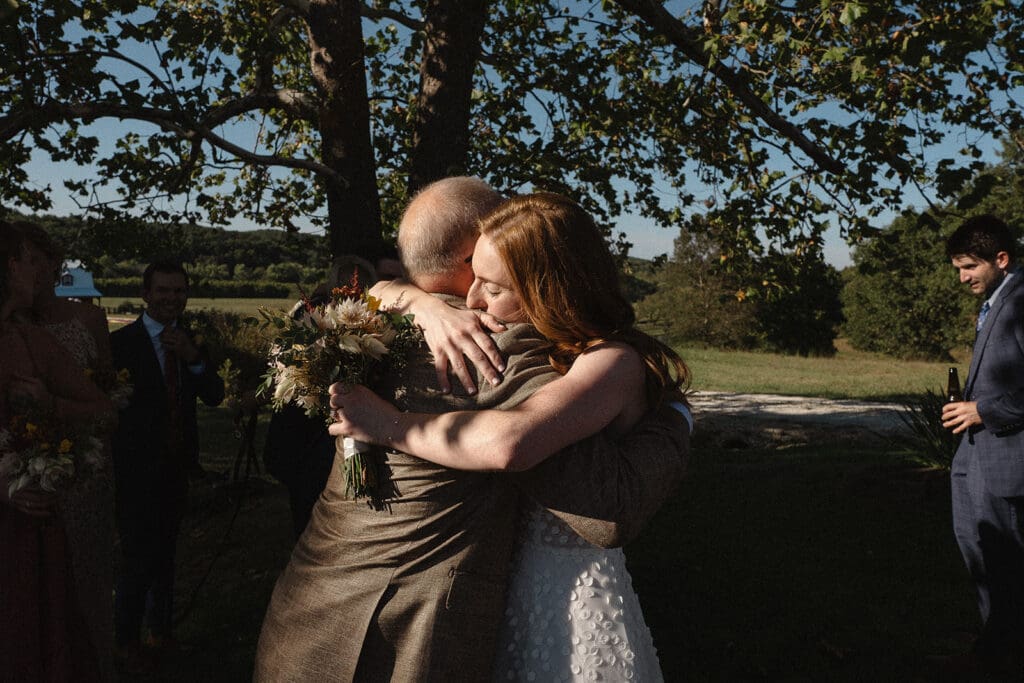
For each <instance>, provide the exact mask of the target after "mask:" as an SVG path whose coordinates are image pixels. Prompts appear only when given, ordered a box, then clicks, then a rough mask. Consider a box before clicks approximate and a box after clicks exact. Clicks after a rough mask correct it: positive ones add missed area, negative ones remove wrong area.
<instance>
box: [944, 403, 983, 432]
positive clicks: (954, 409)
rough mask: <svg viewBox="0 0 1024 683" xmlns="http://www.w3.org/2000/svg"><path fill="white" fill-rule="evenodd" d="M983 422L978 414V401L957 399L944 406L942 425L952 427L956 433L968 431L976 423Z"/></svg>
mask: <svg viewBox="0 0 1024 683" xmlns="http://www.w3.org/2000/svg"><path fill="white" fill-rule="evenodd" d="M980 424H982V421H981V415H979V414H978V402H977V401H956V402H954V403H947V404H946V405H944V406H942V426H943V427H945V428H946V429H952V430H953V433H954V434H960V433H962V432H965V431H967V430H968V429H969V428H970V427H973V426H974V425H980Z"/></svg>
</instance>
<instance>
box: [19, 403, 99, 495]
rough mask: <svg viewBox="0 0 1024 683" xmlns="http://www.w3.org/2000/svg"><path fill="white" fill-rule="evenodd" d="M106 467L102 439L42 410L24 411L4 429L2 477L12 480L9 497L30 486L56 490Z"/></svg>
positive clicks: (44, 489)
mask: <svg viewBox="0 0 1024 683" xmlns="http://www.w3.org/2000/svg"><path fill="white" fill-rule="evenodd" d="M103 465H104V459H103V442H102V441H101V440H100V439H98V438H97V437H95V436H93V435H91V434H82V433H79V432H76V431H75V430H72V429H70V428H69V426H68V425H67V424H66V423H63V422H61V421H59V420H56V419H54V418H53V417H48V416H46V415H44V414H42V413H41V411H32V410H27V411H25V412H21V413H19V414H16V415H14V416H13V417H11V419H10V420H9V421H8V423H7V424H6V425H4V426H3V427H0V477H3V478H6V479H7V481H8V488H7V493H8V495H9V496H13V495H14V494H15V493H17V492H18V491H20V490H22V489H24V488H27V487H29V486H36V487H38V488H40V489H42V490H43V491H50V492H52V491H56V490H57V489H58V488H60V487H62V486H64V485H66V484H67V482H69V481H71V479H73V478H74V477H76V476H82V475H83V474H85V473H86V472H88V471H90V470H100V469H103Z"/></svg>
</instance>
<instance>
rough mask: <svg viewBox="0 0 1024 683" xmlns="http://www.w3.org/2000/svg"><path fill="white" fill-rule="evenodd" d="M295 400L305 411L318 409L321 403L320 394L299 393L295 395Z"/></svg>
mask: <svg viewBox="0 0 1024 683" xmlns="http://www.w3.org/2000/svg"><path fill="white" fill-rule="evenodd" d="M295 402H296V403H298V404H299V405H300V406H301V407H302V408H304V409H305V410H306V412H311V411H313V410H319V409H320V405H321V401H320V394H299V395H298V396H296V397H295Z"/></svg>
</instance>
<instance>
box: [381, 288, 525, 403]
mask: <svg viewBox="0 0 1024 683" xmlns="http://www.w3.org/2000/svg"><path fill="white" fill-rule="evenodd" d="M370 293H371V294H372V295H373V296H376V297H378V298H379V299H381V300H382V301H383V303H384V305H385V306H386V307H388V308H390V309H393V310H395V311H397V312H400V313H412V314H413V316H414V317H415V321H416V324H417V325H419V326H420V328H422V329H423V339H424V341H426V343H427V346H428V347H430V351H431V352H432V353H433V356H434V371H435V372H436V373H437V383H438V386H440V388H441V391H443V392H445V393H449V392H451V390H452V386H451V380H450V379H449V377H448V372H449V370H450V371H451V372H452V373H454V374H455V376H456V377H458V378H459V382H461V383H462V386H464V387H466V391H468V392H469V393H471V394H472V393H475V392H476V384H475V382H474V381H473V375H472V374H471V373H470V371H469V368H468V367H467V365H466V361H465V359H466V358H468V359H469V361H470V362H471V363H472V364H473V365H474V366H476V369H477V370H479V371H480V374H481V375H482V376H483V378H484V379H485V380H486V381H488V382H490V383H491V384H498V383H499V382H501V373H502V372H503V371H504V370H505V361H504V359H503V358H502V357H501V353H499V351H498V347H497V345H495V343H494V340H493V339H491V337H490V334H488V332H504V331H505V325H504V324H503V323H502V322H501V321H500V320H498V319H497V318H495V317H494V316H493V315H490V314H489V313H486V312H483V311H473V310H466V309H461V308H455V307H453V306H449V305H448V304H446V303H445V302H443V301H441V300H440V299H438V298H437V297H435V296H433V295H431V294H427V293H426V292H424V291H423V290H422V289H419V288H418V287H416V286H415V285H412V284H411V283H409V282H407V281H405V280H391V281H388V282H384V283H381V282H378V283H377V284H376V285H374V286H373V288H372V289H371V290H370Z"/></svg>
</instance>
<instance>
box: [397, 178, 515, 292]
mask: <svg viewBox="0 0 1024 683" xmlns="http://www.w3.org/2000/svg"><path fill="white" fill-rule="evenodd" d="M503 199H504V198H503V197H502V196H501V194H499V193H498V192H497V191H495V190H494V188H492V187H491V186H490V185H488V184H487V183H485V182H484V181H483V180H480V178H476V177H470V176H457V177H454V178H444V179H443V180H438V181H436V182H433V183H431V184H429V185H427V186H426V187H424V188H423V189H421V190H420V191H419V192H418V193H417V194H416V196H415V197H413V199H412V201H411V202H409V205H408V206H407V207H406V209H405V213H404V214H403V215H402V221H401V223H399V225H398V255H399V258H400V259H401V261H402V267H403V268H404V269H405V273H406V276H407V277H408V278H409V279H410V280H413V281H415V280H416V278H417V277H419V276H423V275H434V274H439V273H450V272H452V271H454V270H455V269H456V268H457V267H458V265H459V262H460V261H462V260H463V259H464V258H465V257H466V254H463V253H460V251H459V249H460V248H461V247H462V245H463V244H465V243H466V242H467V241H469V240H472V239H476V236H477V234H478V232H479V223H480V219H481V218H483V217H484V216H485V215H486V214H487V213H489V212H490V211H491V209H493V208H494V207H496V206H497V205H498V204H500V203H501V202H502V200H503Z"/></svg>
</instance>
